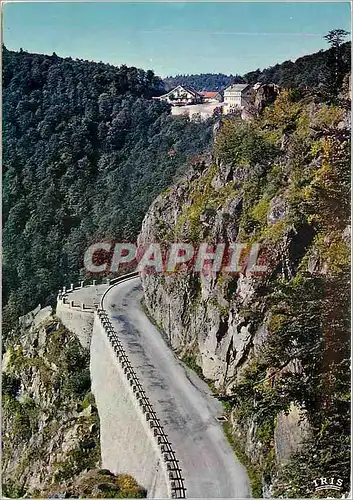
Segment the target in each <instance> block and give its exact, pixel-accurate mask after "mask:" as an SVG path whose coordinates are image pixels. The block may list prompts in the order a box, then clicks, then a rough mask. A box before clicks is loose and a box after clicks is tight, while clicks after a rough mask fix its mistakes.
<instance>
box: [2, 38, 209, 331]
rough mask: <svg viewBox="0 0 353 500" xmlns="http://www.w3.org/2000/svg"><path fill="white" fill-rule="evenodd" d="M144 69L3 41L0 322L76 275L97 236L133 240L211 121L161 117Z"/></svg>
mask: <svg viewBox="0 0 353 500" xmlns="http://www.w3.org/2000/svg"><path fill="white" fill-rule="evenodd" d="M160 86H161V81H160V79H159V78H157V77H156V76H155V75H154V73H153V72H152V71H147V72H144V71H142V70H140V69H137V68H134V67H131V68H129V67H126V66H120V67H114V66H111V65H107V64H103V63H94V62H88V61H83V60H73V59H71V58H66V59H62V58H59V57H57V56H56V54H53V55H52V56H45V55H39V54H30V53H27V52H25V51H20V52H12V51H8V50H7V49H6V48H3V113H4V114H3V116H4V125H3V132H4V135H3V137H4V156H3V172H4V173H3V249H4V250H3V266H4V273H3V274H4V281H3V301H4V305H5V307H4V311H3V318H4V328H5V330H6V328H9V327H10V326H11V323H12V322H13V321H14V320H15V319H16V317H18V315H19V314H23V313H24V312H26V311H28V310H30V309H31V308H33V307H35V306H36V305H37V304H38V303H39V302H42V304H44V303H47V302H48V300H53V299H54V298H55V296H56V293H57V290H58V289H59V288H60V287H61V286H62V285H63V284H66V283H70V282H71V280H72V279H75V278H76V279H77V278H78V274H79V272H80V269H82V260H83V254H84V250H85V249H86V248H87V246H88V245H89V244H90V243H91V242H92V241H94V240H97V239H99V238H114V239H116V240H132V241H134V240H135V238H136V236H137V233H138V231H139V229H140V224H141V220H142V218H143V216H144V214H145V212H146V210H147V208H148V206H149V205H150V203H151V202H152V200H153V199H154V198H155V197H156V196H157V195H158V194H159V193H160V192H161V191H162V190H163V189H165V188H166V187H167V186H168V185H170V183H171V182H172V180H173V178H174V176H175V175H176V174H177V173H178V172H179V171H180V170H181V169H182V168H184V167H185V166H187V164H188V161H189V159H190V158H191V157H193V156H195V155H197V154H198V153H200V152H205V151H207V149H208V147H209V144H210V140H211V136H212V121H208V122H203V123H195V122H191V121H189V119H188V118H186V117H180V118H177V119H175V118H172V117H171V115H170V113H169V105H167V104H165V103H162V102H159V101H155V100H152V99H151V96H153V95H156V94H158V93H160Z"/></svg>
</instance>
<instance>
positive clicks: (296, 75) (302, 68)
mask: <svg viewBox="0 0 353 500" xmlns="http://www.w3.org/2000/svg"><path fill="white" fill-rule="evenodd" d="M340 50H341V51H342V57H341V58H340V60H341V62H342V68H340V70H341V72H342V73H344V74H347V73H348V72H349V71H350V52H351V44H350V42H347V43H344V44H343V45H342V46H341V48H340ZM334 59H335V54H334V48H330V49H328V50H320V51H319V52H316V53H315V54H310V55H307V56H304V57H300V58H299V59H297V60H296V61H294V62H293V61H284V62H282V63H279V64H276V65H275V66H271V67H269V68H265V69H263V70H261V69H257V70H255V71H250V72H249V73H246V74H245V75H243V76H239V75H236V76H234V75H224V74H221V73H219V74H209V73H207V74H201V75H176V76H175V77H171V76H168V77H167V78H165V79H164V80H163V82H164V86H165V88H166V90H168V89H170V88H173V87H175V86H176V85H189V86H191V87H194V88H195V89H196V90H218V91H219V90H223V89H224V88H225V87H227V85H230V84H231V83H242V82H247V83H251V84H254V83H256V82H263V83H277V84H278V85H280V86H281V87H287V88H309V89H313V88H316V87H318V86H320V85H321V84H322V83H323V82H324V81H325V80H327V78H328V77H329V76H330V74H331V70H332V66H333V64H334V62H333V61H334ZM235 69H236V68H235Z"/></svg>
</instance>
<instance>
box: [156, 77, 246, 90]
mask: <svg viewBox="0 0 353 500" xmlns="http://www.w3.org/2000/svg"><path fill="white" fill-rule="evenodd" d="M243 82H244V79H243V78H242V77H241V76H239V75H224V74H223V73H217V74H216V73H201V74H200V75H176V76H167V78H164V80H163V83H164V87H165V90H171V89H173V88H174V87H176V86H177V85H186V86H189V87H192V88H194V89H196V90H199V91H200V90H210V91H212V90H215V91H216V90H218V91H220V90H223V89H224V88H225V87H227V86H228V85H230V84H231V83H243Z"/></svg>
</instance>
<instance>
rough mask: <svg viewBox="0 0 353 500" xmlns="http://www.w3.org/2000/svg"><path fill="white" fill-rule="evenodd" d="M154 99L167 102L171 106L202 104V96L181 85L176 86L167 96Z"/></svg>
mask: <svg viewBox="0 0 353 500" xmlns="http://www.w3.org/2000/svg"><path fill="white" fill-rule="evenodd" d="M155 99H159V100H161V101H167V102H168V103H169V104H172V106H186V105H187V104H200V103H202V102H203V96H202V95H201V94H200V93H199V92H196V90H194V89H191V88H190V87H185V86H183V85H178V86H177V87H175V88H174V89H173V90H171V91H170V92H168V93H167V94H164V95H161V96H160V97H156V98H155Z"/></svg>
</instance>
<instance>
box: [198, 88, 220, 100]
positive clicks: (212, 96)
mask: <svg viewBox="0 0 353 500" xmlns="http://www.w3.org/2000/svg"><path fill="white" fill-rule="evenodd" d="M200 94H202V95H203V96H204V97H208V98H209V99H215V98H216V97H217V96H218V92H209V91H207V90H202V91H201V92H200Z"/></svg>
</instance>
